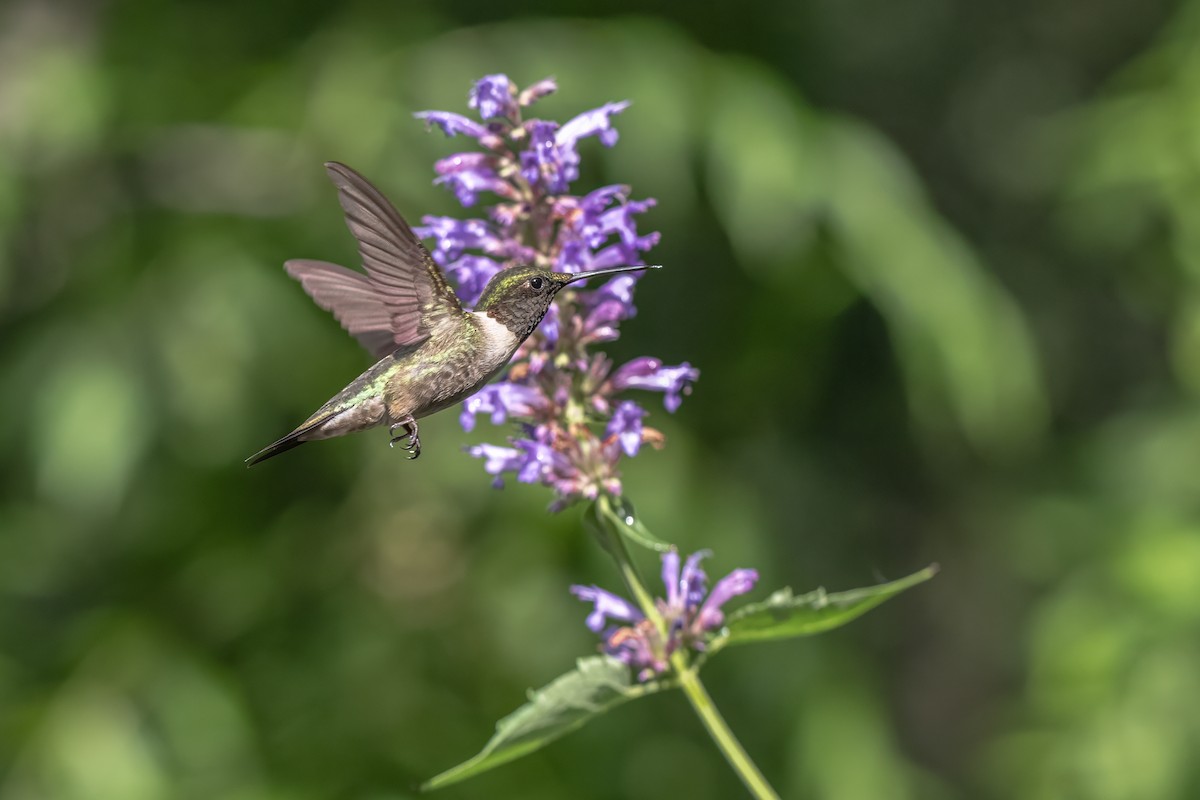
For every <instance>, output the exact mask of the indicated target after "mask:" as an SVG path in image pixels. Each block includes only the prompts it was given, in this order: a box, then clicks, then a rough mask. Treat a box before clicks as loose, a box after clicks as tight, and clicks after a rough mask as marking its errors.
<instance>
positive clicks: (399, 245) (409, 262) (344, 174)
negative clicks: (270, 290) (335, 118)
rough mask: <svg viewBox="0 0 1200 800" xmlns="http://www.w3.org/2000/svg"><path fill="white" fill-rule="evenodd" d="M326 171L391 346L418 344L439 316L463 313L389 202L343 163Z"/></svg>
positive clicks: (441, 276)
mask: <svg viewBox="0 0 1200 800" xmlns="http://www.w3.org/2000/svg"><path fill="white" fill-rule="evenodd" d="M325 169H326V170H327V171H328V172H329V177H330V178H331V179H332V180H333V182H334V184H335V185H336V186H337V187H338V200H339V201H340V202H341V204H342V210H344V211H345V212H346V225H347V226H348V227H349V228H350V232H351V233H353V234H354V238H355V239H357V240H358V253H359V256H360V257H361V258H362V262H363V267H365V268H366V270H367V277H368V279H369V280H370V283H371V285H372V286H373V287H374V289H375V292H376V295H377V296H378V297H379V299H380V300H382V301H383V304H384V306H385V307H386V309H387V311H388V313H389V314H390V317H391V331H392V340H393V341H394V342H395V344H396V345H397V346H400V345H411V344H415V343H417V342H419V341H422V340H424V339H425V338H427V337H428V336H429V332H430V330H431V329H432V328H433V326H434V325H435V324H436V322H437V321H438V319H439V318H441V317H445V316H451V315H456V314H462V313H463V310H462V305H460V304H459V302H458V297H457V296H456V295H455V294H454V290H453V289H451V288H450V284H448V283H447V282H446V276H445V275H443V274H442V271H441V269H439V268H438V265H437V264H435V263H434V262H433V258H432V257H431V256H430V255H429V251H428V250H426V249H425V245H423V244H421V240H420V239H418V238H417V236H416V234H414V233H413V231H412V228H410V227H409V226H408V223H407V222H405V221H404V218H403V217H401V216H400V214H399V212H397V211H396V209H395V208H393V207H392V204H391V203H389V202H388V200H387V198H386V197H384V196H383V194H381V193H380V192H379V190H378V189H376V188H375V187H374V186H372V185H371V184H370V183H368V182H367V179H366V178H364V177H363V176H361V175H359V174H358V173H357V172H355V171H354V170H352V169H350V168H349V167H347V166H346V165H345V164H339V163H337V162H336V161H330V162H329V163H327V164H326V165H325ZM318 302H319V301H318ZM335 313H337V312H335Z"/></svg>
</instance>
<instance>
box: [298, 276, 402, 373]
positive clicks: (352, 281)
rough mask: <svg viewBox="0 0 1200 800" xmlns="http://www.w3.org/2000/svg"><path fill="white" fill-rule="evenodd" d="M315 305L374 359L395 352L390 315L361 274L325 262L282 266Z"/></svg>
mask: <svg viewBox="0 0 1200 800" xmlns="http://www.w3.org/2000/svg"><path fill="white" fill-rule="evenodd" d="M283 267H284V269H286V270H287V273H288V275H291V276H292V277H293V278H295V279H296V280H298V281H300V285H301V286H303V287H304V291H306V292H307V293H308V295H309V297H311V298H312V299H313V300H315V301H316V303H317V305H319V306H320V307H321V308H323V309H325V310H326V311H330V312H332V313H333V316H334V317H336V318H337V321H338V322H340V323H342V327H343V328H345V329H346V330H347V331H349V332H350V333H351V334H352V335H353V336H354V338H355V339H358V341H359V343H360V344H361V345H362V346H363V347H365V348H366V349H367V350H368V351H369V352H370V353H371V354H372V355H374V356H375V357H376V358H383V357H384V356H385V355H387V354H388V353H390V352H392V351H393V350H395V349H396V341H395V339H394V337H393V334H392V312H391V311H390V310H389V309H388V307H387V305H385V304H384V302H383V298H382V297H381V296H380V294H379V292H378V290H377V289H376V288H375V284H373V283H371V281H370V279H369V278H367V276H366V275H364V274H362V273H361V272H355V271H354V270H350V269H346V268H345V267H339V266H338V265H337V264H330V263H329V262H328V261H310V260H308V259H294V260H292V261H288V262H287V263H285V264H284V265H283Z"/></svg>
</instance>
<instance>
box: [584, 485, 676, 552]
mask: <svg viewBox="0 0 1200 800" xmlns="http://www.w3.org/2000/svg"><path fill="white" fill-rule="evenodd" d="M585 521H586V523H587V525H588V526H589V528H591V531H592V533H593V534H594V535H595V536H596V538H597V539H598V540H599V541H600V546H601V547H603V548H604V549H605V550H608V551H609V552H611V546H610V544H609V543H608V541H607V540H606V537H605V535H604V531H605V530H609V531H612V532H613V534H614V535H616V536H624V537H625V538H626V539H628V540H629V541H631V542H633V543H634V544H636V545H639V546H640V547H644V548H646V549H647V550H653V551H654V552H656V553H665V552H667V551H669V550H672V549H674V548H673V546H672V545H671V544H669V543H667V542H664V541H663V540H662V539H659V538H658V537H657V536H655V535H654V534H653V533H651V532H650V530H649V528H647V527H646V526H645V525H643V524H642V521H641V520H640V519H638V517H637V512H635V511H634V510H633V503H631V502H629V501H628V500H626V499H625V498H624V497H616V498H610V497H608V496H607V495H605V496H603V497H601V498H600V499H599V500H597V501H596V502H595V503H593V504H592V513H591V514H588V515H587V516H586V517H585Z"/></svg>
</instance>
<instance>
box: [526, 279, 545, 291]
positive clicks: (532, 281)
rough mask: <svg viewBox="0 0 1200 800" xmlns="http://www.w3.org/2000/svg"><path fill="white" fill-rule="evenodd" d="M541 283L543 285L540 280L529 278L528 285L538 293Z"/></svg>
mask: <svg viewBox="0 0 1200 800" xmlns="http://www.w3.org/2000/svg"><path fill="white" fill-rule="evenodd" d="M542 283H543V281H542V279H541V278H531V279H530V280H529V285H530V286H532V287H533V288H534V289H536V290H538V291H541V289H542Z"/></svg>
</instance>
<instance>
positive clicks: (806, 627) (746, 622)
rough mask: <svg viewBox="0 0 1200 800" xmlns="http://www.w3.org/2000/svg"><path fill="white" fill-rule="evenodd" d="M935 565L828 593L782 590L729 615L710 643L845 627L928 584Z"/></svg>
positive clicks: (784, 636)
mask: <svg viewBox="0 0 1200 800" xmlns="http://www.w3.org/2000/svg"><path fill="white" fill-rule="evenodd" d="M937 570H938V568H937V565H936V564H934V565H931V566H928V567H926V568H925V569H923V570H921V571H920V572H916V573H913V574H912V575H909V576H908V577H906V578H901V579H899V580H896V581H892V582H891V583H881V584H879V585H878V586H868V587H866V588H863V589H852V590H850V591H848V592H835V593H833V594H828V593H826V591H825V590H824V589H817V590H816V591H812V592H809V593H808V594H803V595H800V596H798V597H797V596H795V595H793V594H792V590H791V589H790V588H788V589H780V590H779V591H778V592H775V594H773V595H771V596H770V597H768V598H767V599H766V600H764V601H762V602H761V603H751V604H750V605H747V606H743V607H742V608H739V609H738V610H737V611H735V612H733V613H732V614H730V615H729V618H728V620H727V621H726V623H725V628H724V630H723V631H722V632H721V633H720V634H719V635H718V636H717V638H716V639H714V640H713V642H712V643H711V645H710V652H711V651H715V650H719V649H720V648H722V647H724V646H725V645H729V644H742V643H744V642H757V641H764V640H767V639H787V638H790V637H793V636H811V635H812V634H815V633H824V632H825V631H828V630H832V629H834V628H838V627H841V626H842V625H845V624H846V623H847V622H850V621H851V620H853V619H856V618H857V617H860V616H862V615H863V614H865V613H866V612H868V611H870V610H871V609H872V608H874V607H875V606H877V605H879V604H880V603H882V602H883V601H884V600H887V599H889V598H891V597H895V596H896V595H898V594H900V592H903V591H904V590H905V589H910V588H912V587H913V586H916V585H917V584H920V583H924V582H925V581H927V580H929V579H930V578H932V577H933V576H934V575H935V574H937Z"/></svg>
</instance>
